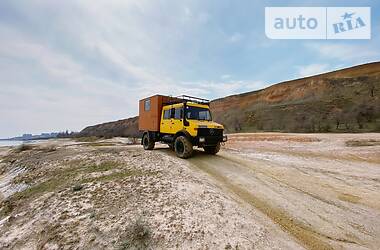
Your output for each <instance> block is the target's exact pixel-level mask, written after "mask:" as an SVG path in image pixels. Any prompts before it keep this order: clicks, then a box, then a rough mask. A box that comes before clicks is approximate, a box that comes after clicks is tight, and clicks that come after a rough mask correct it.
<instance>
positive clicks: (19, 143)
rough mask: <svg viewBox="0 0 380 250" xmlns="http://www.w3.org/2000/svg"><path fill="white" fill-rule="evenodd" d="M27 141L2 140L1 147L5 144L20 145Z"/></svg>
mask: <svg viewBox="0 0 380 250" xmlns="http://www.w3.org/2000/svg"><path fill="white" fill-rule="evenodd" d="M23 143H25V142H24V141H0V147H3V146H18V145H21V144H23Z"/></svg>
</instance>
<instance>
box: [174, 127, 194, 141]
mask: <svg viewBox="0 0 380 250" xmlns="http://www.w3.org/2000/svg"><path fill="white" fill-rule="evenodd" d="M181 135H183V136H186V137H187V138H189V139H192V136H191V135H190V134H189V132H187V131H186V130H184V129H182V130H180V131H178V132H177V133H176V134H175V135H174V141H175V139H176V138H177V137H178V136H181Z"/></svg>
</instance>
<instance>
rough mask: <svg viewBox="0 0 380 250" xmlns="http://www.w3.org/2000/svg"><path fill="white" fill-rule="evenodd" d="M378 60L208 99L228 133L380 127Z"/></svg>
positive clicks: (352, 129) (354, 130)
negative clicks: (242, 92) (211, 100)
mask: <svg viewBox="0 0 380 250" xmlns="http://www.w3.org/2000/svg"><path fill="white" fill-rule="evenodd" d="M379 95H380V63H379V62H376V63H370V64H365V65H360V66H356V67H352V68H348V69H343V70H338V71H334V72H330V73H326V74H321V75H317V76H312V77H307V78H302V79H297V80H292V81H287V82H283V83H279V84H276V85H272V86H270V87H268V88H266V89H263V90H259V91H253V92H248V93H244V94H240V95H233V96H228V97H225V98H221V99H217V100H214V101H213V102H212V103H211V109H212V111H213V115H214V119H215V120H216V121H218V122H221V123H223V124H224V125H225V126H226V128H227V130H228V131H230V132H237V131H243V132H251V131H283V132H330V131H333V132H350V131H353V132H363V131H380V99H379Z"/></svg>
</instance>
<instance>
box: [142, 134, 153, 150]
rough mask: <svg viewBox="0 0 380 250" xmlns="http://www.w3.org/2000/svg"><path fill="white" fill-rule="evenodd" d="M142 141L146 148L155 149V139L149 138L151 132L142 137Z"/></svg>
mask: <svg viewBox="0 0 380 250" xmlns="http://www.w3.org/2000/svg"><path fill="white" fill-rule="evenodd" d="M142 143H143V146H144V149H145V150H153V149H154V144H155V143H154V141H153V140H152V139H151V138H149V134H148V133H145V134H144V135H143V138H142Z"/></svg>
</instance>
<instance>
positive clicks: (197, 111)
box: [186, 106, 211, 121]
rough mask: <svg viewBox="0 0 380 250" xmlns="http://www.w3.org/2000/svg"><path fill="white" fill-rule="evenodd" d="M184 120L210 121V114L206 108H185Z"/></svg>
mask: <svg viewBox="0 0 380 250" xmlns="http://www.w3.org/2000/svg"><path fill="white" fill-rule="evenodd" d="M186 119H189V120H203V121H211V113H210V110H208V109H206V108H200V107H193V106H186Z"/></svg>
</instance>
